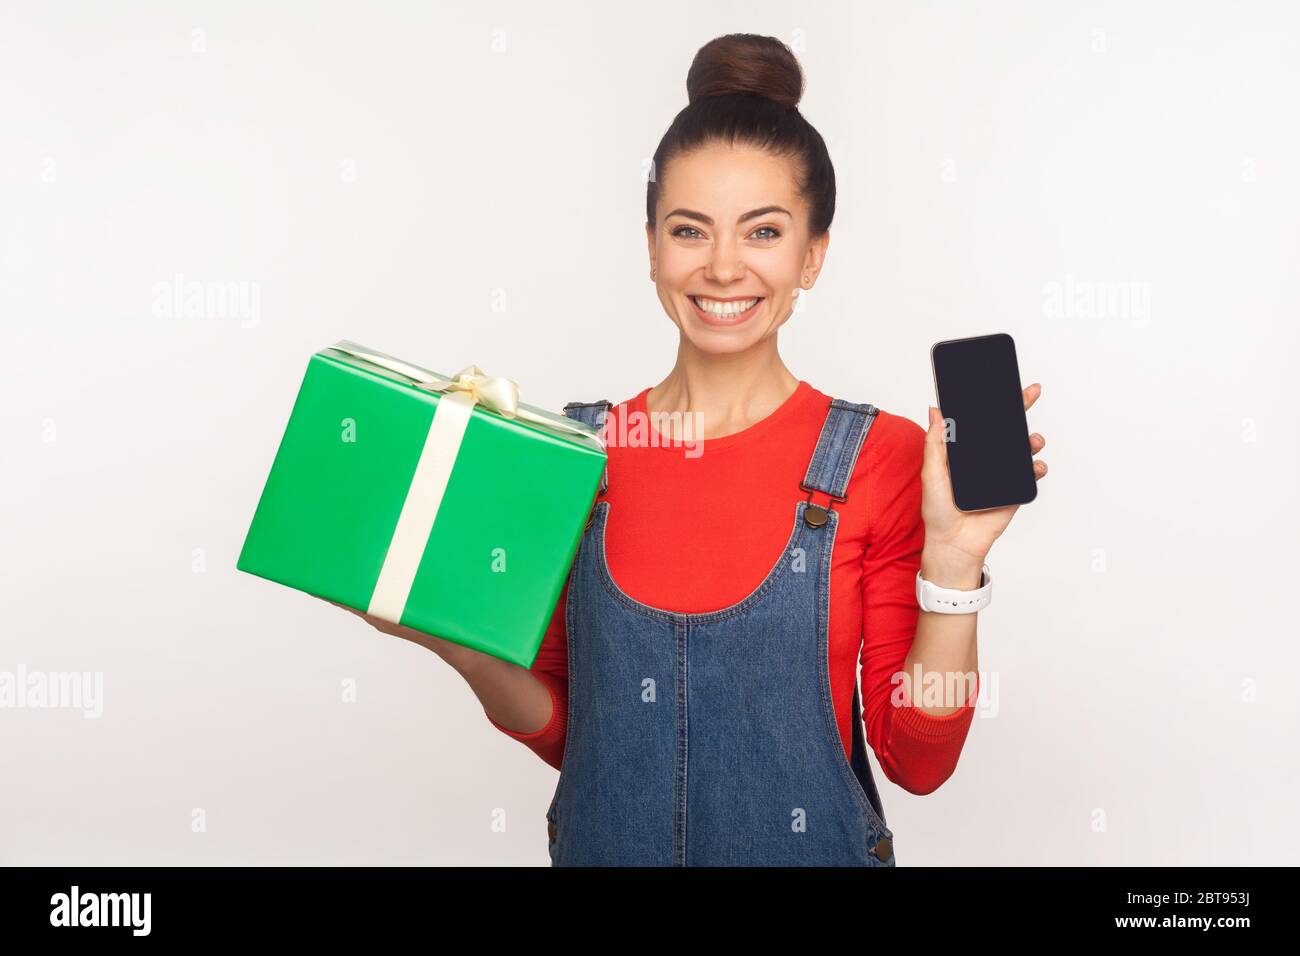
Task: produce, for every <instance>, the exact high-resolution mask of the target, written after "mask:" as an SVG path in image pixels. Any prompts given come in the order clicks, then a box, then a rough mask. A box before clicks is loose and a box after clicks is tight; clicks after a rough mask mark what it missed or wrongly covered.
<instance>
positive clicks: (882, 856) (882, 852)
mask: <svg viewBox="0 0 1300 956" xmlns="http://www.w3.org/2000/svg"><path fill="white" fill-rule="evenodd" d="M871 852H872V854H873V855H874V856H875V858H876V859H877V860H879V861H880V862H881V863H884V862H885V861H886V860H888V859H889V855H890V854H891V853H893V852H894V841H893V840H891V839H889V837H881V838H880V839H879V840H877V841H876V845H875V846H874V847H872V848H871Z"/></svg>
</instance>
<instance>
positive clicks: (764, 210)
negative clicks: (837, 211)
mask: <svg viewBox="0 0 1300 956" xmlns="http://www.w3.org/2000/svg"><path fill="white" fill-rule="evenodd" d="M769 212H783V213H785V214H786V215H787V216H790V218H792V219H793V218H794V216H793V215H792V214H791V212H790V210H789V209H786V208H785V207H784V206H760V207H759V208H758V209H751V210H750V211H749V212H747V213H745V214H744V215H743V216H741V217H740V218H739V219H737V220H736V222H744V221H745V220H747V219H754V218H756V217H758V216H766V215H767V214H768V213H769ZM672 216H685V217H686V218H687V219H697V220H699V221H700V222H702V223H704V224H705V225H706V226H711V225H713V218H712V217H711V216H706V215H704V213H702V212H696V211H695V210H694V209H674V210H673V211H672V212H670V213H669V214H668V215H667V216H664V218H665V219H668V218H670V217H672Z"/></svg>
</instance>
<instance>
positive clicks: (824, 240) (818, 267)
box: [803, 229, 831, 281]
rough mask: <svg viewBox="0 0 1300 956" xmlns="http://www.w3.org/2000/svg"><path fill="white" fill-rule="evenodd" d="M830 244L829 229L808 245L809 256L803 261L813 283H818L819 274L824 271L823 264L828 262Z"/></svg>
mask: <svg viewBox="0 0 1300 956" xmlns="http://www.w3.org/2000/svg"><path fill="white" fill-rule="evenodd" d="M830 244H831V231H830V230H829V229H827V230H826V231H825V232H824V233H822V235H820V236H818V237H817V238H816V239H814V240H812V241H811V242H810V243H809V244H808V254H807V255H806V256H804V260H803V271H804V272H805V273H807V274H808V275H809V276H810V277H811V278H812V279H813V281H816V279H817V275H818V273H820V272H821V271H822V263H823V262H825V261H826V249H827V247H828V246H830Z"/></svg>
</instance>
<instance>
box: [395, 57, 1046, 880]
mask: <svg viewBox="0 0 1300 956" xmlns="http://www.w3.org/2000/svg"><path fill="white" fill-rule="evenodd" d="M802 90H803V75H802V72H801V70H800V68H799V65H798V62H797V61H796V60H795V57H794V55H793V54H792V53H791V52H790V50H789V49H788V48H787V47H786V46H785V45H784V44H782V43H781V42H780V41H778V40H776V39H774V38H771V37H762V36H754V35H751V34H732V35H728V36H723V37H719V38H718V39H715V40H713V41H711V42H710V43H708V44H706V45H705V46H704V47H703V48H702V49H701V50H700V51H699V52H698V53H697V55H696V57H695V60H694V62H693V63H692V65H691V68H690V72H689V73H688V75H687V91H688V94H689V98H690V103H689V105H688V106H687V107H685V108H684V109H683V110H682V111H681V112H680V113H679V114H678V115H677V117H676V118H675V119H674V120H673V123H672V125H671V126H670V127H669V129H668V131H667V133H665V135H664V137H663V139H662V141H661V142H660V145H659V148H658V150H657V151H656V153H655V156H654V169H655V170H656V172H657V175H656V176H654V177H652V178H651V181H650V183H649V185H648V188H647V195H646V238H647V243H648V250H649V258H650V277H651V279H652V280H653V282H654V285H655V291H656V293H657V295H658V296H659V301H660V303H661V304H662V305H663V309H664V312H665V313H666V314H667V315H668V317H669V319H671V320H672V322H673V323H674V324H675V325H676V326H677V328H678V330H679V344H678V349H677V356H676V362H675V364H674V365H673V367H672V369H671V370H670V371H669V372H668V374H667V375H666V376H665V377H664V378H663V380H662V381H660V382H659V383H658V384H657V385H654V386H652V387H647V388H644V389H642V390H641V391H640V392H638V393H637V394H636V395H634V396H633V397H632V398H630V399H629V400H627V401H625V402H623V403H621V404H619V405H617V406H614V405H612V404H611V403H610V402H608V401H600V402H572V403H570V404H569V405H568V406H566V408H565V412H566V413H567V414H569V415H571V416H572V417H574V418H578V419H581V420H583V421H585V422H587V423H588V424H590V425H592V426H594V427H597V428H603V429H604V431H605V435H606V437H607V441H608V448H609V459H608V467H607V470H606V475H605V480H604V481H603V482H602V486H601V489H600V492H599V494H598V496H597V499H596V502H595V504H594V506H593V510H592V515H591V521H590V523H589V525H588V527H587V530H586V532H585V533H584V535H583V538H582V541H581V544H580V547H579V550H578V554H577V557H576V558H575V561H574V564H573V568H572V570H571V572H570V575H569V578H568V582H567V584H566V586H565V589H564V593H563V595H562V596H561V599H560V600H559V602H558V603H557V605H556V608H555V612H554V616H553V618H552V621H551V626H550V628H549V630H548V632H547V635H546V637H545V640H544V641H543V644H542V648H541V651H540V653H539V655H538V657H537V660H536V662H535V663H534V665H533V667H532V668H531V669H525V668H521V667H518V666H516V665H513V664H508V663H506V662H503V661H500V660H497V659H495V658H490V657H487V656H485V655H482V654H478V653H476V652H473V651H469V650H467V649H465V648H460V647H458V646H456V645H452V644H449V643H448V642H446V641H442V640H440V639H438V638H435V637H430V636H428V635H420V634H416V633H414V632H410V631H409V630H407V629H403V628H395V627H393V626H391V625H383V624H382V623H378V622H372V623H377V626H381V627H382V628H383V629H385V630H387V631H389V632H390V633H395V634H398V635H399V636H402V637H405V638H407V639H409V640H415V641H418V642H419V643H422V644H424V645H426V646H428V647H430V648H432V649H433V650H435V651H437V652H438V653H439V654H441V655H442V656H443V657H444V658H445V659H447V661H448V662H449V663H451V664H452V666H454V667H456V669H457V670H458V671H459V672H460V673H461V674H462V675H464V677H465V679H466V680H467V681H468V682H469V684H470V686H471V687H472V688H473V690H474V692H475V693H476V695H477V696H478V698H479V700H480V702H481V703H482V705H483V708H484V711H485V713H486V715H487V717H488V719H489V720H490V721H491V722H492V724H493V725H494V726H495V727H497V728H498V729H500V730H501V731H502V732H503V733H506V734H508V735H510V736H511V737H513V738H515V739H517V740H520V741H522V742H523V743H524V744H526V745H527V746H528V747H530V748H532V750H534V751H535V752H536V753H537V754H538V755H539V756H540V757H541V758H542V759H544V760H545V761H546V762H547V763H549V764H551V765H552V766H555V767H557V768H559V769H560V771H561V774H560V779H559V782H558V785H557V787H556V791H555V796H554V798H553V799H552V801H551V805H550V807H549V808H548V810H547V813H546V817H547V821H548V824H549V827H548V831H549V836H550V841H549V852H550V856H551V859H552V862H553V863H555V864H557V865H571V864H578V865H582V864H598V865H599V864H605V865H609V864H613V865H620V864H631V865H859V866H892V865H894V863H895V858H894V848H893V843H894V839H893V838H894V834H893V831H892V830H891V829H890V828H889V827H888V826H887V825H886V823H885V814H884V808H883V805H882V802H881V800H880V796H879V793H878V791H877V789H876V786H875V782H874V780H873V778H872V775H871V770H870V765H869V762H868V760H867V753H866V751H867V747H868V746H870V748H871V750H872V751H874V753H875V755H876V758H877V760H878V761H879V763H880V766H881V768H882V770H883V772H884V773H885V775H886V777H888V778H889V779H890V780H892V781H893V782H895V783H896V784H898V785H899V786H901V787H903V788H904V789H906V790H908V791H911V792H913V793H917V794H925V793H929V792H931V791H933V790H934V789H935V788H937V787H938V786H939V785H940V784H942V783H943V782H944V781H945V780H946V779H948V777H949V776H950V775H951V774H952V772H953V770H954V768H955V767H956V764H957V759H958V756H959V754H960V753H961V749H962V746H963V743H964V742H965V739H966V735H967V732H968V730H969V728H970V723H971V717H972V714H973V705H974V701H975V694H976V691H977V687H976V684H975V680H974V677H975V674H976V670H977V667H978V662H977V655H976V639H975V618H976V615H975V614H974V613H968V614H949V613H935V612H930V611H922V610H921V609H920V607H919V606H918V602H917V594H916V584H917V581H916V577H917V572H918V570H919V571H920V572H921V573H922V575H923V576H924V578H925V579H926V580H928V581H930V582H931V583H932V584H934V585H937V586H938V587H941V588H949V589H955V590H961V591H969V590H973V589H976V588H977V587H978V586H979V585H980V583H981V570H982V567H983V565H984V561H985V558H986V556H987V554H988V551H989V549H990V547H991V546H992V544H993V542H994V541H995V540H996V538H997V537H998V536H999V535H1000V534H1001V533H1002V531H1003V530H1004V529H1005V528H1006V527H1007V523H1008V522H1009V521H1010V520H1011V517H1012V515H1013V514H1014V513H1015V510H1016V509H1015V507H1010V508H1001V509H996V510H992V511H985V512H976V513H969V514H967V513H963V512H960V511H957V509H956V508H955V507H954V505H953V500H952V489H951V486H950V484H949V481H948V473H947V467H946V450H945V446H944V444H943V423H942V420H941V419H940V418H939V417H938V415H937V410H936V409H931V410H930V419H929V423H928V424H929V428H928V430H927V429H923V428H921V427H920V426H918V425H917V424H915V423H914V422H912V421H911V420H909V419H907V418H904V417H901V416H897V415H894V414H891V413H889V412H887V411H884V410H883V409H879V408H877V407H875V406H874V405H871V404H868V403H857V402H851V401H847V400H844V399H840V398H832V397H831V396H830V395H828V394H826V393H823V392H821V391H819V390H818V389H816V388H814V387H813V386H812V385H811V384H810V383H809V382H807V381H805V380H803V379H801V378H799V377H797V376H796V375H794V374H793V373H792V372H791V371H790V370H789V369H788V368H787V367H786V365H785V363H784V362H783V361H782V359H781V356H780V354H779V351H778V349H777V333H778V331H779V329H780V328H781V326H782V325H784V324H785V322H787V321H788V320H789V319H790V317H791V314H792V312H793V308H794V302H795V298H796V297H797V296H798V295H799V294H800V292H801V291H802V290H805V289H810V288H812V286H813V285H814V283H815V282H816V280H817V277H818V275H819V274H820V272H821V269H822V267H823V264H824V262H825V259H826V254H827V249H828V246H829V243H830V232H829V230H830V224H831V219H832V217H833V215H834V208H835V173H834V169H833V167H832V165H831V161H830V157H829V155H828V154H827V150H826V146H825V143H824V142H823V140H822V138H821V136H820V135H819V134H818V133H817V131H816V130H815V129H813V127H812V126H811V125H810V124H809V123H808V122H807V121H806V120H805V119H804V117H803V116H802V115H801V114H800V113H799V111H798V109H797V104H798V102H799V98H800V96H801V94H802ZM1038 392H1039V389H1038V387H1037V386H1030V388H1028V389H1026V390H1025V405H1026V407H1028V406H1029V405H1031V404H1033V402H1034V401H1035V400H1036V399H1037V397H1038ZM684 415H685V416H686V417H687V418H689V419H690V421H691V423H692V424H693V425H694V426H695V427H693V428H692V429H691V432H692V434H691V435H689V436H684V435H681V434H678V432H679V431H680V430H681V423H682V422H683V420H684V419H683V416H684ZM647 416H648V417H649V418H650V419H651V420H652V421H653V420H656V419H658V420H659V421H661V422H663V423H666V424H665V426H664V427H663V428H662V429H656V430H653V431H652V432H651V435H652V437H653V439H654V440H652V441H648V440H644V438H643V439H641V440H636V441H626V442H625V441H616V440H612V436H624V435H640V436H646V435H647V431H646V429H644V428H642V429H639V430H638V429H635V428H633V429H629V428H628V427H627V425H628V423H629V421H630V420H638V419H644V418H646V417H647ZM686 437H689V438H690V439H691V442H690V444H689V445H686V444H685V443H684V442H679V441H678V439H683V438H686ZM684 447H685V448H689V449H690V451H689V452H688V453H683V448H684ZM1042 447H1043V439H1042V438H1041V436H1038V435H1034V436H1033V437H1032V439H1031V448H1032V450H1033V451H1034V452H1035V453H1036V452H1037V451H1038V450H1039V449H1041V448H1042ZM1035 467H1036V471H1037V473H1038V474H1039V475H1040V476H1041V475H1042V474H1045V473H1046V466H1045V465H1043V464H1042V463H1041V462H1038V463H1036V466H1035ZM859 665H861V670H862V675H861V690H859V686H858V669H859ZM936 676H937V677H939V678H941V679H942V680H941V684H942V686H946V687H954V686H955V687H956V688H957V689H958V693H956V694H951V693H950V694H948V695H947V696H946V697H943V696H941V697H939V698H938V699H934V698H933V697H932V696H931V694H930V693H928V692H927V693H924V694H923V693H921V691H922V690H923V689H925V688H929V687H931V686H932V681H931V680H930V679H931V678H933V677H936ZM953 677H956V678H958V679H957V680H955V681H954V680H952V679H951V678H953ZM962 678H966V679H965V680H962ZM864 718H865V732H864Z"/></svg>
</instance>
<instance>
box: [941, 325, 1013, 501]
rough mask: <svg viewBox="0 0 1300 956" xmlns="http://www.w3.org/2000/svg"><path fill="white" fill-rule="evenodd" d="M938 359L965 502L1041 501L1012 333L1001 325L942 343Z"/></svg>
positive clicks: (947, 435) (953, 465) (954, 472)
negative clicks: (992, 331)
mask: <svg viewBox="0 0 1300 956" xmlns="http://www.w3.org/2000/svg"><path fill="white" fill-rule="evenodd" d="M930 364H931V365H932V367H933V368H934V389H935V395H936V397H937V399H938V403H939V411H940V413H941V414H942V415H943V417H944V419H945V422H944V424H945V432H944V439H945V441H946V443H947V445H946V447H947V449H948V475H949V477H950V478H951V480H952V497H953V503H954V504H955V505H956V506H957V509H958V510H959V511H986V510H988V509H989V508H1000V507H1003V506H1004V505H1023V504H1027V503H1028V502H1030V501H1033V500H1034V498H1035V497H1036V496H1037V494H1038V483H1037V481H1035V480H1034V456H1033V452H1031V451H1030V448H1029V423H1028V421H1027V420H1026V419H1025V400H1024V395H1023V393H1022V389H1021V386H1020V369H1019V367H1018V366H1017V364H1016V343H1015V342H1014V341H1013V340H1012V338H1011V336H1009V335H1007V334H1006V333H1005V332H998V333H995V334H993V335H978V336H975V337H974V338H969V339H950V340H948V341H946V342H936V343H935V344H934V345H933V346H932V347H931V349H930Z"/></svg>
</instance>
